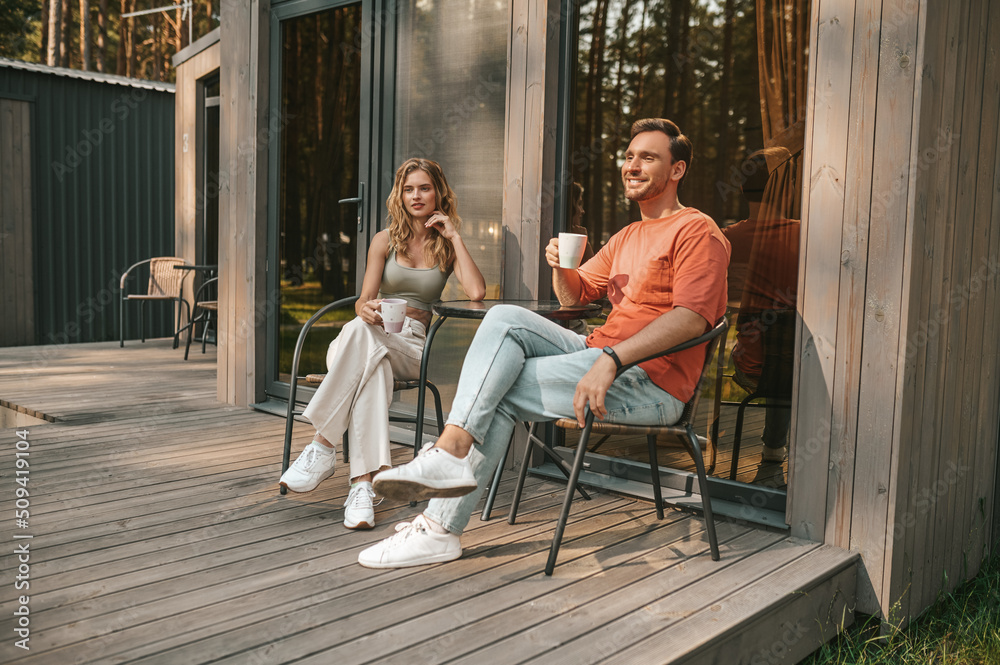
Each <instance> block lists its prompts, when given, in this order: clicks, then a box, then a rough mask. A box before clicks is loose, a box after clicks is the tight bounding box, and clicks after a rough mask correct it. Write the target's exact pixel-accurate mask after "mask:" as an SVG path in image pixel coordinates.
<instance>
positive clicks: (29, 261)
mask: <svg viewBox="0 0 1000 665" xmlns="http://www.w3.org/2000/svg"><path fill="white" fill-rule="evenodd" d="M173 98H174V86H173V85H172V84H169V83H155V82H151V81H139V80H135V79H128V78H124V77H121V76H111V75H107V74H98V73H93V72H81V71H76V70H71V69H63V68H57V67H46V66H42V65H35V64H30V63H23V62H17V61H12V60H5V59H0V266H2V267H0V346H11V345H24V344H66V343H75V342H96V341H106V340H113V339H116V338H117V336H118V310H117V308H118V306H119V305H118V280H119V277H120V275H121V273H122V272H123V271H124V270H125V269H126V268H127V267H128V266H130V265H132V264H133V263H135V262H137V261H141V260H143V259H146V258H149V257H151V256H171V255H173V251H174V202H173V195H174V191H173V190H174V153H173V126H174V99H173ZM140 279H143V278H142V277H141V276H140ZM142 286H144V284H143V285H142ZM132 309H134V308H132ZM126 314H127V316H128V317H129V319H128V325H127V330H128V331H129V336H130V337H136V338H137V337H138V334H139V328H138V310H137V309H135V310H134V311H128V312H126ZM145 325H146V327H147V329H146V335H147V336H165V335H167V334H169V332H170V330H171V326H172V315H171V314H170V310H169V308H168V307H167V306H156V307H151V308H150V309H149V310H148V311H147V316H146V317H145Z"/></svg>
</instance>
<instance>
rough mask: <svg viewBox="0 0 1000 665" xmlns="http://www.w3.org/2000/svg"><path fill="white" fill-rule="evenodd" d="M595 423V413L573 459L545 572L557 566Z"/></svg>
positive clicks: (548, 572) (549, 571) (581, 436)
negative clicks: (588, 442)
mask: <svg viewBox="0 0 1000 665" xmlns="http://www.w3.org/2000/svg"><path fill="white" fill-rule="evenodd" d="M593 423H594V414H593V413H590V414H588V415H587V425H586V426H585V427H584V428H583V432H581V433H580V443H579V445H578V446H577V448H576V457H575V458H574V459H573V469H572V471H571V472H570V475H569V481H568V483H567V485H566V497H565V498H564V499H563V506H562V511H561V512H560V513H559V521H558V522H556V532H555V533H554V534H553V536H552V547H551V548H550V549H549V560H548V561H547V562H546V564H545V574H546V575H552V571H554V570H555V568H556V557H558V556H559V546H560V545H561V544H562V537H563V531H565V530H566V522H567V520H568V519H569V510H570V507H571V506H572V505H573V494H574V493H575V492H576V485H577V482H578V481H579V479H580V472H581V471H582V470H583V459H584V458H585V457H586V456H587V440H588V439H589V438H590V428H591V426H592V425H593Z"/></svg>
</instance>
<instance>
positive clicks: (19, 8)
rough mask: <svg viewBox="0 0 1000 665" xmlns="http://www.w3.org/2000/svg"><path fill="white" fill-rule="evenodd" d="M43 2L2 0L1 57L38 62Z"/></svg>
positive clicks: (34, 0)
mask: <svg viewBox="0 0 1000 665" xmlns="http://www.w3.org/2000/svg"><path fill="white" fill-rule="evenodd" d="M41 14H42V3H41V2H38V1H37V0H0V57H4V58H11V59H13V60H27V61H30V62H38V44H39V35H40V30H41Z"/></svg>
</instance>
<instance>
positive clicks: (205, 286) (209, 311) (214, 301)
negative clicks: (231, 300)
mask: <svg viewBox="0 0 1000 665" xmlns="http://www.w3.org/2000/svg"><path fill="white" fill-rule="evenodd" d="M218 281H219V278H218V277H213V278H212V279H207V280H205V281H204V282H203V283H202V285H201V286H200V287H198V291H197V292H195V294H194V307H193V308H192V310H191V314H192V318H191V322H190V323H189V324H188V325H187V327H189V328H191V334H189V335H188V338H187V345H186V346H185V347H184V360H187V359H188V352H189V351H190V350H191V338H192V337H193V336H194V331H195V327H196V326H197V325H198V324H199V323H204V324H205V325H204V326H203V327H202V329H201V352H202V353H205V343H206V341H207V340H208V331H209V329H210V328H211V327H212V321H213V320H214V318H215V317H216V316H217V315H218V311H219V297H218V295H217V294H216V292H215V289H216V288H217V283H218Z"/></svg>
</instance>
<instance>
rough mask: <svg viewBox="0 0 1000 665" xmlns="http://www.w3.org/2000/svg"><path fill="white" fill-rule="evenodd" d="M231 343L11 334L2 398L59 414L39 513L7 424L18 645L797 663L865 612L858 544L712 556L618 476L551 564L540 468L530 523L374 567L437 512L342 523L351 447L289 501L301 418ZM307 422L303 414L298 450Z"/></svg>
mask: <svg viewBox="0 0 1000 665" xmlns="http://www.w3.org/2000/svg"><path fill="white" fill-rule="evenodd" d="M214 360H215V356H214V353H213V352H212V351H210V352H209V354H208V355H206V356H202V355H201V354H192V360H191V361H189V362H186V363H185V362H184V361H183V359H182V352H181V351H176V350H173V349H171V348H170V342H169V340H156V341H152V342H147V343H146V344H145V345H144V346H143V345H140V344H138V343H135V342H133V343H130V344H129V345H128V346H126V348H125V349H119V348H118V345H117V343H108V344H86V345H73V346H67V347H27V348H24V347H22V348H9V349H0V399H2V400H4V402H5V403H7V404H8V405H16V406H19V407H22V408H23V409H25V410H28V411H31V412H33V413H35V414H36V415H42V416H45V417H47V418H54V419H55V422H50V423H46V424H33V425H30V426H28V427H25V428H23V429H22V430H21V431H25V430H26V431H27V434H26V437H27V440H28V442H29V445H30V448H29V449H28V452H29V453H30V455H29V456H28V457H27V458H25V459H28V460H29V461H30V467H29V471H30V475H29V476H28V477H29V481H28V483H27V487H28V490H29V493H30V496H29V497H28V498H29V501H30V518H29V524H28V526H27V528H20V529H19V528H15V521H14V519H13V516H12V515H11V513H12V512H13V507H14V504H15V495H14V491H15V488H16V487H18V486H17V485H16V484H15V455H14V452H15V443H16V442H17V441H18V440H19V439H18V435H17V434H16V432H15V430H13V429H5V430H0V441H2V450H3V451H4V459H5V461H4V462H3V463H2V464H0V481H2V487H0V501H2V505H3V506H6V507H8V508H10V509H11V510H8V512H7V515H8V518H7V519H5V520H4V521H3V522H2V525H3V526H2V527H0V528H2V531H3V533H4V534H5V535H4V540H6V542H7V543H8V546H7V547H6V548H5V552H4V556H3V557H2V559H0V568H2V570H3V582H4V583H3V585H2V592H0V616H2V617H3V619H2V620H0V634H2V635H3V636H4V637H3V641H2V642H0V662H4V663H25V664H28V663H32V664H33V663H53V664H58V665H64V664H67V663H102V664H103V663H183V664H185V665H186V664H189V663H210V662H211V663H240V664H244V663H291V662H295V663H334V662H344V663H363V662H371V661H378V662H398V663H431V662H433V663H444V662H449V663H451V662H469V663H491V664H493V663H525V662H537V661H542V660H544V661H545V662H547V663H551V662H567V663H600V662H635V663H727V664H728V663H758V662H759V663H794V662H797V661H798V660H800V659H801V658H802V657H804V656H805V655H806V654H808V653H809V652H811V651H812V650H814V649H815V648H817V647H818V646H819V645H820V644H821V643H822V642H823V641H825V640H828V639H830V638H831V637H833V635H834V634H835V633H836V631H837V630H838V629H840V628H843V627H844V626H845V625H849V624H850V622H851V621H852V614H851V610H850V608H852V607H853V605H854V589H855V569H856V566H855V563H856V558H855V556H854V555H852V554H850V553H848V552H844V551H842V550H839V549H837V548H833V547H828V546H823V545H818V544H816V543H809V542H805V541H801V540H797V539H794V538H790V537H788V536H786V535H784V534H782V533H776V532H773V531H764V530H760V529H756V528H752V527H750V526H747V525H742V524H738V523H734V522H731V521H720V522H719V525H718V528H719V540H720V545H721V551H722V560H721V561H720V562H713V561H712V560H711V558H710V557H709V555H708V542H707V538H706V536H705V533H704V527H703V522H702V520H701V517H700V516H698V515H691V514H688V513H684V512H679V511H668V513H667V518H666V520H664V521H663V522H657V520H656V517H655V512H654V511H653V510H652V507H651V506H650V505H648V504H646V503H643V502H639V501H635V500H630V499H625V498H622V497H619V496H615V495H611V494H606V493H599V494H596V495H595V496H594V498H593V500H592V501H589V502H585V501H580V500H578V501H577V504H576V505H575V506H574V511H573V513H572V516H571V522H570V524H569V525H568V527H567V530H566V537H565V540H564V544H563V548H562V551H561V555H560V565H559V566H558V567H557V568H556V572H555V575H554V576H553V577H551V578H547V577H545V576H544V575H543V574H542V568H543V566H544V562H545V557H546V555H547V552H548V545H549V542H550V539H551V534H552V530H553V527H554V521H555V519H556V517H557V513H558V510H559V506H560V503H561V500H562V491H561V489H562V488H561V486H560V484H559V483H555V482H552V481H547V480H541V479H529V487H527V488H526V495H525V496H526V498H525V500H524V501H523V503H522V508H521V512H520V514H519V519H518V524H517V525H516V526H509V525H507V523H506V521H505V520H503V519H500V518H495V519H494V520H492V521H490V522H481V521H479V519H478V517H473V521H472V522H471V523H470V527H469V530H468V531H467V532H466V534H465V535H464V536H463V546H464V547H465V553H464V555H463V557H462V558H461V559H460V560H458V561H456V562H452V563H448V564H440V565H434V566H428V567H425V568H421V569H408V570H398V571H391V570H390V571H373V570H367V569H364V568H362V567H360V566H358V565H357V563H356V557H357V553H358V552H359V551H360V550H361V549H363V548H364V547H367V546H368V545H369V544H371V543H373V542H375V541H377V540H380V539H382V538H384V537H386V536H387V535H389V534H390V533H392V529H393V525H394V524H395V523H396V522H397V521H398V520H401V519H407V518H409V517H412V516H413V515H415V514H416V513H417V512H418V511H419V510H420V508H419V507H418V508H411V507H409V506H408V505H407V504H398V503H391V502H388V501H387V502H384V503H383V504H382V505H381V506H380V507H379V508H378V509H377V517H378V519H379V524H378V526H377V527H376V528H375V529H374V530H372V531H368V532H351V531H348V530H346V529H344V528H343V526H342V524H341V519H342V515H341V509H342V504H343V501H344V499H345V498H346V490H347V487H346V485H347V483H346V477H345V474H346V469H344V466H345V465H343V464H341V465H340V466H339V467H338V471H337V474H336V476H335V477H334V479H332V480H329V481H327V482H325V483H324V484H323V485H322V486H321V487H320V488H319V489H317V490H316V491H315V492H312V493H310V494H306V495H295V494H289V495H287V496H280V495H279V494H278V492H277V483H276V481H277V477H278V472H279V469H280V448H281V439H282V434H283V428H284V421H283V420H282V419H280V418H275V417H273V416H269V415H266V414H262V413H257V412H253V411H248V410H244V409H236V408H233V407H227V406H224V405H220V404H218V403H217V402H216V401H215V362H214ZM310 434H311V431H310V430H309V429H308V428H307V426H305V425H297V426H296V432H295V443H294V444H293V448H294V450H296V451H298V450H300V449H301V448H302V447H303V446H304V445H305V444H306V443H307V442H308V440H309V439H310ZM410 454H411V453H410V450H409V449H404V448H398V449H397V450H396V451H395V455H396V456H397V458H398V459H399V460H401V461H402V460H405V459H406V458H408V457H409V455H410ZM22 477H23V474H22ZM513 483H514V474H511V473H508V474H506V480H505V481H504V484H503V486H502V487H501V491H500V494H499V496H498V499H497V508H496V512H495V514H496V515H500V514H502V513H503V511H504V508H505V506H506V505H507V504H509V500H510V494H511V491H512V489H513ZM15 532H16V533H15ZM15 535H16V536H22V537H23V536H27V535H30V536H32V538H30V539H27V538H20V539H15V538H14V536H15ZM23 543H28V544H29V550H30V561H29V565H30V577H29V581H30V588H29V589H27V590H16V589H15V576H16V575H17V574H18V572H17V568H18V565H19V562H18V560H17V556H16V555H13V554H11V552H13V550H14V547H16V546H19V545H21V544H23ZM21 595H27V596H29V599H28V608H29V610H30V614H29V615H28V616H29V629H30V641H29V642H28V643H27V645H28V646H30V650H29V651H25V650H23V649H20V648H17V647H16V646H15V645H14V642H15V641H16V640H17V639H19V638H18V637H16V634H15V633H14V631H13V629H14V628H15V627H16V625H17V624H16V623H15V620H16V617H14V612H15V610H17V609H18V607H19V606H20V603H19V602H18V596H21Z"/></svg>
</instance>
